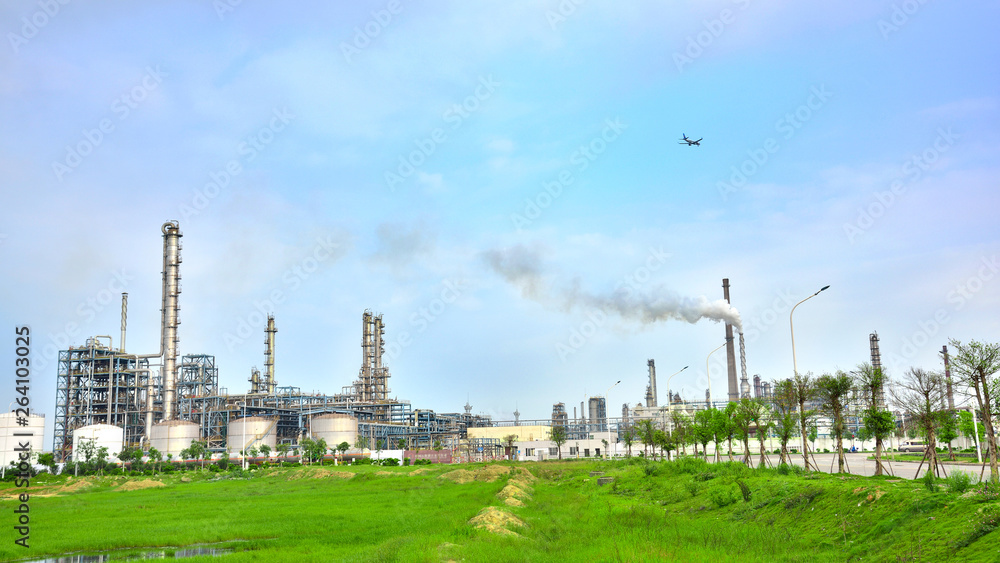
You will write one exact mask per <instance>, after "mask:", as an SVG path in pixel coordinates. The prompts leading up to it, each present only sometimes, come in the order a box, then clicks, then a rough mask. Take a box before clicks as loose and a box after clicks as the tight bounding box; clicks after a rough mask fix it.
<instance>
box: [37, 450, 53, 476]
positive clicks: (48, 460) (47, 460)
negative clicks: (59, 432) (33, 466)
mask: <svg viewBox="0 0 1000 563" xmlns="http://www.w3.org/2000/svg"><path fill="white" fill-rule="evenodd" d="M38 463H39V464H40V465H44V466H45V467H48V468H49V473H51V474H53V475H55V474H56V456H55V455H54V454H52V453H47V454H38Z"/></svg>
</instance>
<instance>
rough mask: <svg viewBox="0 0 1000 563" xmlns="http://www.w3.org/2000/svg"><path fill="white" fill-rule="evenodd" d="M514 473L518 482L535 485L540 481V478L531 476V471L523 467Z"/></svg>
mask: <svg viewBox="0 0 1000 563" xmlns="http://www.w3.org/2000/svg"><path fill="white" fill-rule="evenodd" d="M512 473H514V474H515V475H516V477H514V479H515V480H518V481H526V482H528V483H534V482H535V481H537V480H538V477H535V476H534V475H532V474H531V472H530V471H528V470H527V469H525V468H523V467H518V468H517V469H515V470H514V471H513V472H512Z"/></svg>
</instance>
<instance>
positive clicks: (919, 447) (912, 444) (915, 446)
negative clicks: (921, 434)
mask: <svg viewBox="0 0 1000 563" xmlns="http://www.w3.org/2000/svg"><path fill="white" fill-rule="evenodd" d="M926 447H927V445H926V444H924V443H923V442H920V441H908V442H903V443H902V444H900V445H899V451H901V452H917V453H923V451H924V448H926Z"/></svg>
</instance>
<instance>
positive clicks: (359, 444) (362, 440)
mask: <svg viewBox="0 0 1000 563" xmlns="http://www.w3.org/2000/svg"><path fill="white" fill-rule="evenodd" d="M354 447H355V448H357V449H359V450H366V449H368V436H361V435H358V437H357V439H356V440H354Z"/></svg>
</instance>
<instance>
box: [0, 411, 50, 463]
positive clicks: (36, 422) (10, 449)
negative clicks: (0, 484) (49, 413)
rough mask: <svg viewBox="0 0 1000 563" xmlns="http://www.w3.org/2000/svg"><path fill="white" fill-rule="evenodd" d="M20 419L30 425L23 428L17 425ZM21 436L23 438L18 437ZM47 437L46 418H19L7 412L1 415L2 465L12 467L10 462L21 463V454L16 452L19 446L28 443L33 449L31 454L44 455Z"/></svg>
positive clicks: (35, 416) (32, 416)
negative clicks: (44, 444) (43, 448)
mask: <svg viewBox="0 0 1000 563" xmlns="http://www.w3.org/2000/svg"><path fill="white" fill-rule="evenodd" d="M18 418H27V419H28V424H26V425H24V426H21V425H20V424H18V423H17V419H18ZM17 434H21V436H17ZM44 437H45V417H44V416H39V415H30V416H27V417H19V416H17V414H16V413H13V412H5V413H2V414H0V448H2V449H0V464H2V465H3V466H4V467H10V462H12V461H13V462H14V463H15V464H16V463H17V462H18V461H20V457H19V456H20V454H21V452H19V451H16V448H17V447H18V445H19V444H21V443H24V442H27V443H28V447H30V448H31V453H34V454H39V453H42V447H43V443H44Z"/></svg>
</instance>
